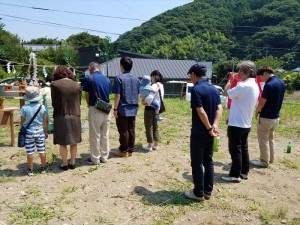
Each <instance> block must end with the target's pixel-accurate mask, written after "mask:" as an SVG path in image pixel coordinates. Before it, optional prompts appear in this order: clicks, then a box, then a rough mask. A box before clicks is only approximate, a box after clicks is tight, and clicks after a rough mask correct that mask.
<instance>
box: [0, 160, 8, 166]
mask: <svg viewBox="0 0 300 225" xmlns="http://www.w3.org/2000/svg"><path fill="white" fill-rule="evenodd" d="M6 164H7V161H6V160H5V159H0V167H1V166H4V165H6Z"/></svg>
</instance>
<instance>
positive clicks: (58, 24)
mask: <svg viewBox="0 0 300 225" xmlns="http://www.w3.org/2000/svg"><path fill="white" fill-rule="evenodd" d="M0 15H3V16H7V17H10V18H14V19H20V20H25V21H31V22H35V23H44V24H49V25H51V26H56V27H65V28H69V29H77V30H86V31H92V32H97V33H104V34H111V35H117V36H120V35H121V34H118V33H111V32H106V31H101V30H95V29H89V28H85V27H75V26H69V25H65V24H60V23H53V22H48V21H42V20H34V19H28V18H24V17H19V16H11V15H7V14H0Z"/></svg>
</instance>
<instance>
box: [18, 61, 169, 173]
mask: <svg viewBox="0 0 300 225" xmlns="http://www.w3.org/2000/svg"><path fill="white" fill-rule="evenodd" d="M132 66H133V62H132V59H131V58H129V57H122V58H121V60H120V71H121V74H120V75H118V76H117V77H116V78H115V81H114V84H113V88H112V93H113V94H115V99H114V102H113V112H112V113H105V112H103V111H100V110H98V109H97V108H96V107H95V103H96V101H97V99H98V98H100V99H101V100H102V101H104V102H106V103H109V102H110V99H109V94H110V93H111V83H110V80H109V79H108V78H107V77H106V76H104V75H103V74H102V72H101V68H100V65H99V64H98V63H95V62H91V63H90V64H89V73H90V75H89V76H85V79H84V82H83V87H82V90H83V92H85V100H86V104H87V107H88V123H89V144H90V158H89V159H87V163H88V164H91V165H97V164H100V163H106V162H107V160H108V157H109V153H110V146H109V128H110V121H111V114H113V116H114V117H115V119H116V125H117V129H118V132H119V143H120V145H119V147H118V150H119V151H117V152H114V153H113V154H114V155H115V156H119V157H128V156H132V154H133V152H134V150H135V123H136V116H137V112H138V107H139V100H140V98H139V96H140V87H141V81H140V80H139V79H138V78H137V77H136V76H135V75H133V74H131V73H130V71H131V69H132ZM52 78H53V81H52V82H51V85H50V90H51V101H52V106H53V115H48V110H46V108H45V106H44V105H43V106H42V107H41V110H40V109H39V111H37V108H39V106H40V100H41V99H42V96H41V94H40V89H39V87H35V86H28V87H27V88H26V93H25V96H24V99H25V100H26V101H29V104H26V105H24V106H23V107H22V109H21V111H20V115H21V127H26V128H27V134H26V145H25V148H26V152H27V162H28V166H27V174H28V175H29V176H31V175H33V154H34V149H35V147H36V148H37V151H38V153H39V154H40V157H41V172H42V173H45V172H46V171H47V165H46V155H45V139H46V138H47V136H48V117H52V116H53V119H54V122H53V143H54V144H58V145H59V151H60V156H61V160H62V162H61V165H60V166H59V168H60V169H62V170H68V169H75V168H76V155H77V144H78V143H80V142H81V140H82V139H81V119H80V118H81V110H80V105H81V93H82V90H81V85H80V84H78V83H77V82H75V81H74V78H75V76H74V74H73V73H72V72H71V71H70V70H69V69H68V68H67V67H65V66H59V67H57V68H56V69H55V70H54V72H53V77H52ZM150 79H151V82H152V85H151V86H150V89H149V90H150V92H152V93H153V95H152V101H156V104H155V105H156V107H153V106H151V102H149V101H145V99H143V100H142V101H141V103H142V104H143V105H145V114H144V122H145V129H146V136H147V143H148V144H147V146H144V147H143V149H145V150H148V151H150V150H156V149H158V143H159V129H158V124H157V121H159V120H160V119H158V117H157V110H159V105H160V102H161V99H163V96H164V88H163V85H162V83H161V82H162V81H163V75H162V74H161V73H160V72H159V71H158V70H155V71H153V72H152V73H151V75H150ZM148 94H149V93H148ZM157 106H158V107H157ZM35 112H37V113H38V116H36V117H34V122H35V123H32V124H30V123H29V121H30V120H31V119H32V118H33V115H34V114H35ZM28 124H29V125H30V126H27V125H28ZM30 133H34V134H33V135H32V134H31V135H29V134H30ZM68 146H70V155H71V156H70V159H69V160H68V149H67V147H68Z"/></svg>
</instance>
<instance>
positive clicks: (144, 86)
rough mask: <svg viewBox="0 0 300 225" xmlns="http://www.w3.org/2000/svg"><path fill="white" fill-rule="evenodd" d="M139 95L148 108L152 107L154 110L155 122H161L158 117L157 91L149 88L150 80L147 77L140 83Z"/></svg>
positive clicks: (160, 118)
mask: <svg viewBox="0 0 300 225" xmlns="http://www.w3.org/2000/svg"><path fill="white" fill-rule="evenodd" d="M140 95H141V98H142V99H143V101H145V102H146V103H147V105H148V106H152V107H153V108H154V109H155V119H156V120H157V121H161V120H163V118H162V117H161V116H160V115H159V109H160V101H159V100H158V99H159V96H158V90H154V89H153V88H152V87H151V78H150V76H148V75H145V76H143V78H142V80H141V82H140Z"/></svg>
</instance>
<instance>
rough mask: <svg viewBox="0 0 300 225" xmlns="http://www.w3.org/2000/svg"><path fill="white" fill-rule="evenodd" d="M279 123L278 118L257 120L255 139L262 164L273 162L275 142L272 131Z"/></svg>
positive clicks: (266, 164)
mask: <svg viewBox="0 0 300 225" xmlns="http://www.w3.org/2000/svg"><path fill="white" fill-rule="evenodd" d="M278 124H279V118H277V119H266V118H259V119H258V121H257V139H258V144H259V149H260V160H261V162H262V163H263V165H264V166H268V165H269V163H273V162H274V154H275V142H274V131H275V128H276V127H277V125H278Z"/></svg>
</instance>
